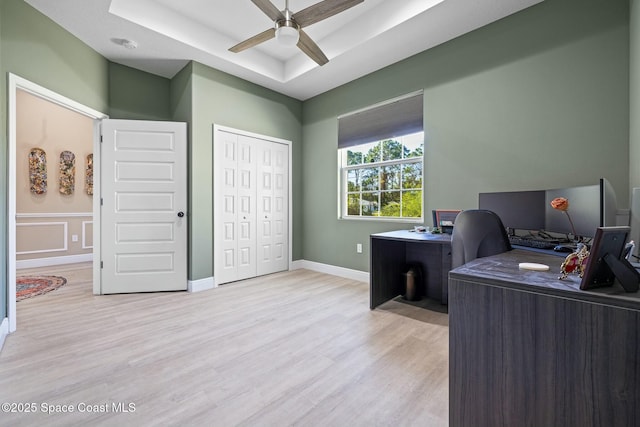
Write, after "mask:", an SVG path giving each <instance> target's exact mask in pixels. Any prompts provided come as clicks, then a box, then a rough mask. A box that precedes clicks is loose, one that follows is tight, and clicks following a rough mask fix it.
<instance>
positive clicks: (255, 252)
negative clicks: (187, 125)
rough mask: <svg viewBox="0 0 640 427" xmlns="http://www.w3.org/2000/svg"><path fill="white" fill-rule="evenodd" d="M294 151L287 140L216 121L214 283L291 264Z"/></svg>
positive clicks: (282, 267)
mask: <svg viewBox="0 0 640 427" xmlns="http://www.w3.org/2000/svg"><path fill="white" fill-rule="evenodd" d="M290 156H291V154H290V142H289V141H284V140H280V139H276V138H270V137H266V136H262V135H257V134H252V133H248V132H244V131H239V130H236V129H231V128H224V127H221V126H217V125H214V157H215V158H214V165H215V166H214V274H215V282H216V285H218V284H222V283H228V282H232V281H236V280H242V279H246V278H250V277H255V276H258V275H263V274H269V273H273V272H276V271H283V270H288V269H289V263H290V260H291V253H290V247H291V245H290V236H291V233H290V221H289V218H290V203H289V194H290V186H291V181H290V178H289V174H288V171H289V168H290V167H289V165H290V162H291V158H290ZM276 183H277V185H276ZM276 230H277V232H276Z"/></svg>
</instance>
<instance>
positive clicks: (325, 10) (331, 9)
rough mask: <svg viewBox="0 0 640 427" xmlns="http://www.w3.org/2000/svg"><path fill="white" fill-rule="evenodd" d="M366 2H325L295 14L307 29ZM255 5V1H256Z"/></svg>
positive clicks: (340, 0)
mask: <svg viewBox="0 0 640 427" xmlns="http://www.w3.org/2000/svg"><path fill="white" fill-rule="evenodd" d="M363 1H364V0H324V1H321V2H320V3H316V4H314V5H312V6H309V7H308V8H306V9H302V10H301V11H300V12H296V13H294V14H293V19H295V20H296V22H297V23H298V25H300V27H306V26H308V25H311V24H315V23H316V22H319V21H322V20H323V19H327V18H330V17H332V16H333V15H336V14H338V13H340V12H342V11H344V10H347V9H350V8H352V7H353V6H355V5H357V4H360V3H362V2H363ZM254 3H255V0H254Z"/></svg>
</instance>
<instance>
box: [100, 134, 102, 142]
mask: <svg viewBox="0 0 640 427" xmlns="http://www.w3.org/2000/svg"><path fill="white" fill-rule="evenodd" d="M100 142H101V143H102V134H100Z"/></svg>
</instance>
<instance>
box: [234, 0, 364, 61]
mask: <svg viewBox="0 0 640 427" xmlns="http://www.w3.org/2000/svg"><path fill="white" fill-rule="evenodd" d="M251 1H252V2H253V3H254V4H255V5H256V6H258V8H260V10H262V11H263V12H264V13H265V15H267V16H268V17H269V18H271V19H272V20H273V22H274V27H273V28H269V29H268V30H265V31H263V32H261V33H260V34H256V35H255V36H253V37H250V38H248V39H247V40H245V41H243V42H240V43H238V44H237V45H235V46H233V47H231V48H230V49H229V50H230V51H231V52H235V53H238V52H242V51H243V50H245V49H249V48H250V47H254V46H256V45H258V44H260V43H263V42H266V41H267V40H271V39H272V38H274V37H275V38H276V39H278V41H280V42H282V44H286V45H289V46H298V48H300V50H301V51H303V52H304V53H305V54H306V55H307V56H308V57H309V58H311V59H313V60H314V61H315V62H317V63H318V65H324V64H326V63H327V62H329V59H328V58H327V57H326V55H325V54H324V53H323V52H322V50H320V48H319V47H318V45H317V44H316V43H315V42H314V41H313V40H311V37H309V36H308V35H307V33H305V32H304V31H303V30H302V28H303V27H307V26H309V25H311V24H315V23H316V22H319V21H322V20H323V19H327V18H330V17H332V16H333V15H337V14H338V13H340V12H343V11H345V10H347V9H349V8H351V7H353V6H355V5H357V4H359V3H362V2H363V1H364V0H324V1H321V2H319V3H316V4H314V5H312V6H309V7H307V8H306V9H303V10H301V11H300V12H296V13H295V14H294V13H292V12H291V10H289V0H285V6H284V10H283V11H280V10H278V8H277V7H275V6H274V5H273V3H271V2H270V1H269V0H251Z"/></svg>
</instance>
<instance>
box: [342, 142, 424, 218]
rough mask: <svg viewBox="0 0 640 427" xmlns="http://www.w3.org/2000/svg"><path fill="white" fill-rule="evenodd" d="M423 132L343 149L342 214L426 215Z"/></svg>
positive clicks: (390, 216)
mask: <svg viewBox="0 0 640 427" xmlns="http://www.w3.org/2000/svg"><path fill="white" fill-rule="evenodd" d="M423 150H424V134H423V133H422V132H419V133H414V134H411V135H405V136H403V137H399V138H393V139H385V140H383V141H377V142H373V143H368V144H361V145H356V146H353V147H349V148H344V149H342V150H340V163H341V182H342V188H343V191H342V203H341V204H342V217H343V218H347V217H348V218H353V217H379V218H399V219H400V218H402V219H404V218H409V219H420V220H421V219H422V182H423V179H422V158H423Z"/></svg>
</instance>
